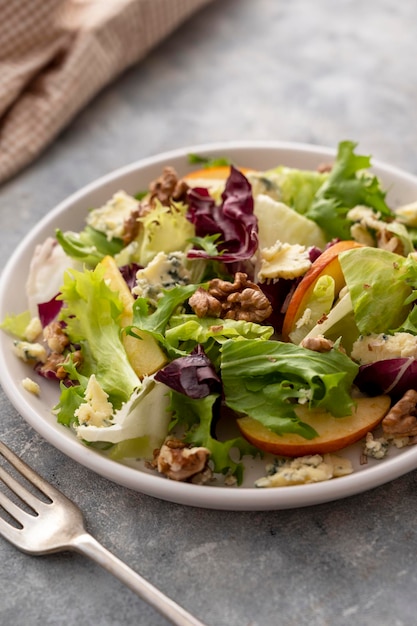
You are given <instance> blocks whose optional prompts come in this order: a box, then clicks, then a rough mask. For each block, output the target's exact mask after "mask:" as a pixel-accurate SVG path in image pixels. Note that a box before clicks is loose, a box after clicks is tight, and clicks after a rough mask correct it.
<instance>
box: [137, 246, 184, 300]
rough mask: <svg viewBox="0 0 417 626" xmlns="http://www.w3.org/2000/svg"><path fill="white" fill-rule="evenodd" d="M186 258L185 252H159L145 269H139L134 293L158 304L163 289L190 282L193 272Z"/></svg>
mask: <svg viewBox="0 0 417 626" xmlns="http://www.w3.org/2000/svg"><path fill="white" fill-rule="evenodd" d="M185 260H186V256H185V254H184V252H170V253H168V254H166V253H165V252H159V253H158V254H157V255H156V256H155V257H154V259H153V260H152V261H151V262H150V263H149V264H148V265H147V266H146V267H145V268H144V269H140V270H138V271H137V273H136V285H135V287H133V289H132V293H134V294H135V295H136V296H138V297H141V298H148V299H149V301H150V302H151V304H152V305H153V306H156V304H157V301H158V299H159V298H160V297H161V296H162V290H163V289H172V288H173V287H175V286H176V285H188V284H189V283H190V279H191V274H190V272H189V270H187V268H186V267H185Z"/></svg>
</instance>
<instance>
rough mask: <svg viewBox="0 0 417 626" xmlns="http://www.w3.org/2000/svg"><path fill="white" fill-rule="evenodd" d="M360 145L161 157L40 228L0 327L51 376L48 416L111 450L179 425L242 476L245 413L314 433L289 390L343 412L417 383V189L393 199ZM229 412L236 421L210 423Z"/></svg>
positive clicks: (147, 442) (141, 450)
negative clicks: (289, 159) (306, 164)
mask: <svg viewBox="0 0 417 626" xmlns="http://www.w3.org/2000/svg"><path fill="white" fill-rule="evenodd" d="M355 150H356V145H355V144H354V143H352V142H350V141H344V142H341V143H340V144H339V148H338V152H337V156H336V158H335V160H334V162H333V163H331V164H329V166H326V167H324V168H320V169H319V170H317V171H303V170H298V169H294V168H289V167H287V166H285V164H279V165H278V166H277V167H276V168H273V169H271V170H268V171H264V172H258V171H254V170H247V169H245V168H244V167H242V169H240V165H242V166H244V165H245V164H239V165H235V164H229V162H228V160H227V159H226V160H224V159H222V160H220V161H216V162H208V163H205V159H204V158H201V159H200V158H199V157H197V156H196V155H193V157H192V161H193V163H194V164H196V163H197V164H198V165H199V166H201V165H207V167H208V169H207V173H205V174H204V173H203V174H202V175H201V176H200V177H198V176H196V175H195V174H191V175H189V176H185V177H183V178H182V179H179V178H178V177H177V175H176V173H175V172H174V171H172V169H170V168H167V169H166V170H165V171H164V172H163V173H162V175H161V178H160V179H158V181H149V189H148V190H147V191H143V190H140V189H138V190H137V191H138V195H137V196H130V195H128V194H126V193H125V192H124V191H122V190H121V191H119V190H117V191H116V193H115V194H114V196H113V197H112V198H111V199H109V201H108V203H106V204H105V205H104V206H102V207H95V208H92V209H90V210H89V211H88V212H87V208H86V225H85V227H84V228H83V230H81V231H80V232H63V231H61V230H57V232H56V233H55V235H54V237H51V238H49V239H48V240H47V241H46V242H45V243H44V244H43V245H41V246H39V247H38V248H37V249H36V251H35V253H34V258H33V261H32V264H31V270H30V274H29V277H28V289H27V291H28V311H26V312H24V313H20V314H17V315H10V316H8V317H7V319H5V320H4V321H3V324H2V328H3V329H4V330H5V331H6V332H8V333H10V334H11V335H13V336H14V349H15V351H16V353H17V354H18V356H20V357H21V358H23V359H24V360H26V361H28V363H30V364H31V365H32V366H33V368H34V370H35V372H36V373H37V374H39V375H40V376H43V377H45V378H49V379H52V380H55V381H56V382H57V385H58V384H59V386H60V398H59V401H58V403H57V405H56V406H55V407H51V410H53V412H54V413H55V415H56V418H57V420H58V422H60V423H61V424H63V425H65V426H66V427H68V428H70V429H72V430H73V431H74V433H75V434H76V435H77V436H78V437H79V438H80V440H82V441H83V442H84V443H86V444H87V445H91V446H97V447H99V448H100V449H102V450H105V451H106V454H109V455H110V456H111V457H112V458H115V459H118V460H122V459H123V458H135V457H141V458H145V459H148V460H149V461H150V462H152V459H153V458H154V457H153V455H154V450H155V449H160V448H161V446H162V445H163V444H164V442H165V441H166V440H167V439H168V440H169V439H174V438H175V441H176V444H175V445H176V447H177V449H180V450H184V449H187V450H193V449H194V448H203V449H205V450H206V451H207V458H208V460H207V464H208V465H209V466H210V468H211V470H212V471H213V472H214V473H215V474H216V475H224V476H227V477H228V478H230V477H234V478H235V479H236V481H237V483H240V482H241V480H242V476H243V470H244V464H243V463H242V457H244V456H245V455H252V456H257V455H259V454H262V453H263V451H265V450H268V447H266V448H263V447H262V445H260V446H257V445H254V443H253V440H248V438H247V437H245V436H243V435H244V434H245V433H244V431H243V434H242V433H241V432H240V431H239V429H238V427H237V425H238V424H239V418H241V417H243V416H249V417H250V418H253V420H256V421H257V422H258V423H259V424H260V425H261V426H262V428H264V429H267V430H268V431H269V432H270V433H272V438H274V437H275V439H276V437H278V438H279V437H281V438H285V437H287V436H293V435H296V436H298V437H299V438H300V439H304V440H307V441H313V442H314V440H315V438H316V437H318V435H319V433H318V432H317V430H316V428H315V427H314V423H312V422H310V421H304V420H303V419H302V418H301V417H300V412H299V411H298V410H297V407H300V406H304V407H308V408H310V409H311V410H312V412H313V413H314V411H315V410H321V411H326V412H328V414H330V415H331V416H333V417H334V418H339V417H340V418H345V417H346V416H349V415H350V414H351V413H352V411H353V410H354V407H355V403H356V398H357V397H358V396H359V395H360V394H361V393H365V394H370V395H377V394H389V395H390V394H391V396H392V399H393V401H396V399H398V398H399V397H401V394H402V393H404V392H405V391H407V390H408V389H410V388H411V389H414V388H417V387H416V383H415V382H414V379H415V372H416V371H417V367H416V365H415V364H416V358H417V309H416V307H415V299H416V289H417V257H416V255H415V252H414V246H415V243H416V234H415V224H417V205H416V206H415V207H413V206H407V207H395V209H394V208H390V207H389V206H388V204H387V202H386V194H385V191H384V190H383V187H382V184H381V181H380V180H379V179H378V178H377V177H376V176H375V175H374V174H373V173H372V172H371V170H370V166H371V160H370V158H369V157H368V156H362V155H358V154H356V152H355ZM225 172H226V173H225ZM219 176H220V177H219ZM341 241H342V242H348V245H347V246H346V247H345V249H343V250H342V251H341V252H340V254H338V255H337V262H338V266H337V268H336V270H335V269H334V265H333V266H332V267H333V270H332V271H329V272H328V273H326V271H322V272H321V274H320V275H317V280H315V281H314V282H312V283H311V285H310V287H309V290H305V292H304V296H303V298H302V299H301V301H300V302H301V304H300V307H298V308H296V307H295V304H294V303H295V301H296V299H297V296H296V295H295V294H297V289H298V294H299V293H300V285H301V284H302V283H303V280H305V279H306V277H308V276H309V275H311V271H312V268H313V269H314V268H316V267H317V260H318V259H320V258H322V259H323V258H324V257H323V256H322V255H324V254H326V251H328V250H330V249H331V248H332V247H333V246H335V245H337V244H339V243H340V242H341ZM350 242H352V246H351V247H350V248H349V245H350ZM304 284H306V283H304ZM301 305H302V306H301ZM317 338H318V339H320V340H321V339H326V340H328V342H330V343H328V344H326V349H325V350H321V349H320V350H318V349H315V348H313V347H312V346H313V344H312V343H311V340H312V339H317ZM309 340H310V343H309ZM378 342H379V343H378ZM377 345H378V346H381V345H382V348H381V347H380V348H378V349H377V348H376V347H375V346H377ZM372 351H374V352H375V353H377V355H378V358H376V359H375V360H374V361H372V360H371V361H370V362H368V361H367V362H366V363H365V362H364V359H363V354H364V353H366V352H372ZM35 389H36V388H35ZM382 417H383V416H381V418H382ZM225 423H226V426H227V427H226V429H225V430H226V431H228V430H230V431H231V432H232V435H231V436H227V437H224V436H220V435H219V432H223V427H222V426H224V424H225ZM229 427H230V428H229ZM260 441H261V440H260ZM294 456H295V455H294ZM154 467H156V465H154ZM191 476H192V475H190V476H189V477H188V478H190V477H191Z"/></svg>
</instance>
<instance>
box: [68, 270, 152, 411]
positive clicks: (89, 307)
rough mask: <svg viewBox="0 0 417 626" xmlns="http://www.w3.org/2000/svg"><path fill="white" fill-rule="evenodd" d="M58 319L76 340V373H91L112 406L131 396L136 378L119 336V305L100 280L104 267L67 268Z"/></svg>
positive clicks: (74, 340) (116, 297)
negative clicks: (79, 361) (79, 355)
mask: <svg viewBox="0 0 417 626" xmlns="http://www.w3.org/2000/svg"><path fill="white" fill-rule="evenodd" d="M60 299H62V300H63V302H64V306H63V307H62V309H61V312H60V319H61V320H62V321H64V322H65V323H66V332H67V334H68V336H69V337H70V340H71V342H72V343H74V344H80V345H81V350H82V355H83V361H82V364H81V366H80V373H81V374H82V375H83V376H84V377H89V376H90V375H91V374H93V373H94V374H95V375H96V378H97V380H98V382H99V384H100V385H101V387H102V388H103V389H104V391H105V392H106V393H107V394H108V395H109V400H110V402H111V403H112V404H113V406H114V407H115V408H119V407H120V406H121V404H122V403H123V402H126V401H127V400H128V398H129V397H130V396H131V394H132V392H133V390H134V389H135V388H136V387H138V386H139V384H140V381H139V378H138V377H137V375H136V374H135V372H134V370H133V369H132V367H131V365H130V363H129V360H128V358H127V355H126V352H125V349H124V347H123V343H122V341H121V336H120V331H121V329H120V325H119V321H118V320H119V317H120V314H121V312H122V311H123V305H122V303H121V301H120V299H119V297H118V294H117V293H116V292H114V291H112V290H111V289H110V288H109V287H108V286H107V284H106V282H105V280H104V268H103V267H101V266H100V265H99V266H97V267H96V269H94V270H85V271H84V272H79V271H78V270H70V271H68V272H67V273H66V274H65V276H64V284H63V287H62V291H61V296H60Z"/></svg>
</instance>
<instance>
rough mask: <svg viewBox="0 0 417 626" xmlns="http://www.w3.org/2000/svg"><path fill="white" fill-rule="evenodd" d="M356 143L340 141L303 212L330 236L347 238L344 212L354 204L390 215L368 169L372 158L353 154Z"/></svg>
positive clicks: (375, 178) (383, 197)
mask: <svg viewBox="0 0 417 626" xmlns="http://www.w3.org/2000/svg"><path fill="white" fill-rule="evenodd" d="M356 145H357V144H355V143H353V142H352V141H342V142H340V144H339V148H338V153H337V157H336V160H335V163H334V165H333V167H332V170H331V172H330V174H329V176H328V178H327V179H326V180H325V182H324V183H323V185H322V186H321V187H320V188H319V189H318V191H317V193H316V195H315V198H314V200H313V202H312V204H311V206H310V207H309V208H308V210H307V212H306V214H305V215H306V217H309V218H310V219H312V220H314V221H315V222H316V223H317V224H318V225H319V226H321V228H322V229H323V230H324V232H325V233H326V235H327V237H328V239H329V240H331V239H333V238H339V239H349V238H350V226H351V223H350V222H349V221H348V220H347V219H346V214H347V213H348V211H349V209H351V208H353V207H355V206H358V205H363V206H368V207H370V208H372V209H374V210H375V211H376V212H378V213H380V214H381V215H382V216H387V217H391V216H393V213H392V211H391V209H390V208H389V207H388V205H387V204H386V202H385V195H386V194H385V192H384V191H383V190H382V188H381V184H380V181H379V179H378V178H377V177H376V176H374V175H373V174H371V173H370V172H369V171H368V168H369V167H370V166H371V158H370V157H369V156H363V155H357V154H355V152H354V150H355V148H356Z"/></svg>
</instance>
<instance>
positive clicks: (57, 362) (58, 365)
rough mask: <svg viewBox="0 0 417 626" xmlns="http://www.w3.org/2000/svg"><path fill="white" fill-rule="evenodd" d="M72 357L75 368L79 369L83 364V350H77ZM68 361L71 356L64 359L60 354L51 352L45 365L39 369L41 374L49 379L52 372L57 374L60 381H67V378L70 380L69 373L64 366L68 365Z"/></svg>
mask: <svg viewBox="0 0 417 626" xmlns="http://www.w3.org/2000/svg"><path fill="white" fill-rule="evenodd" d="M71 356H72V361H73V363H74V365H75V367H78V365H80V364H81V362H82V354H81V350H76V351H75V352H73V353H72V354H71ZM68 361H69V355H67V356H66V357H64V356H63V354H61V353H60V352H51V353H50V354H48V356H47V358H46V361H45V363H43V364H42V365H41V366H40V367H39V373H40V374H43V375H46V376H47V377H49V374H50V372H55V375H56V377H57V378H58V380H65V378H68V372H66V371H65V369H64V364H65V363H68Z"/></svg>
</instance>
